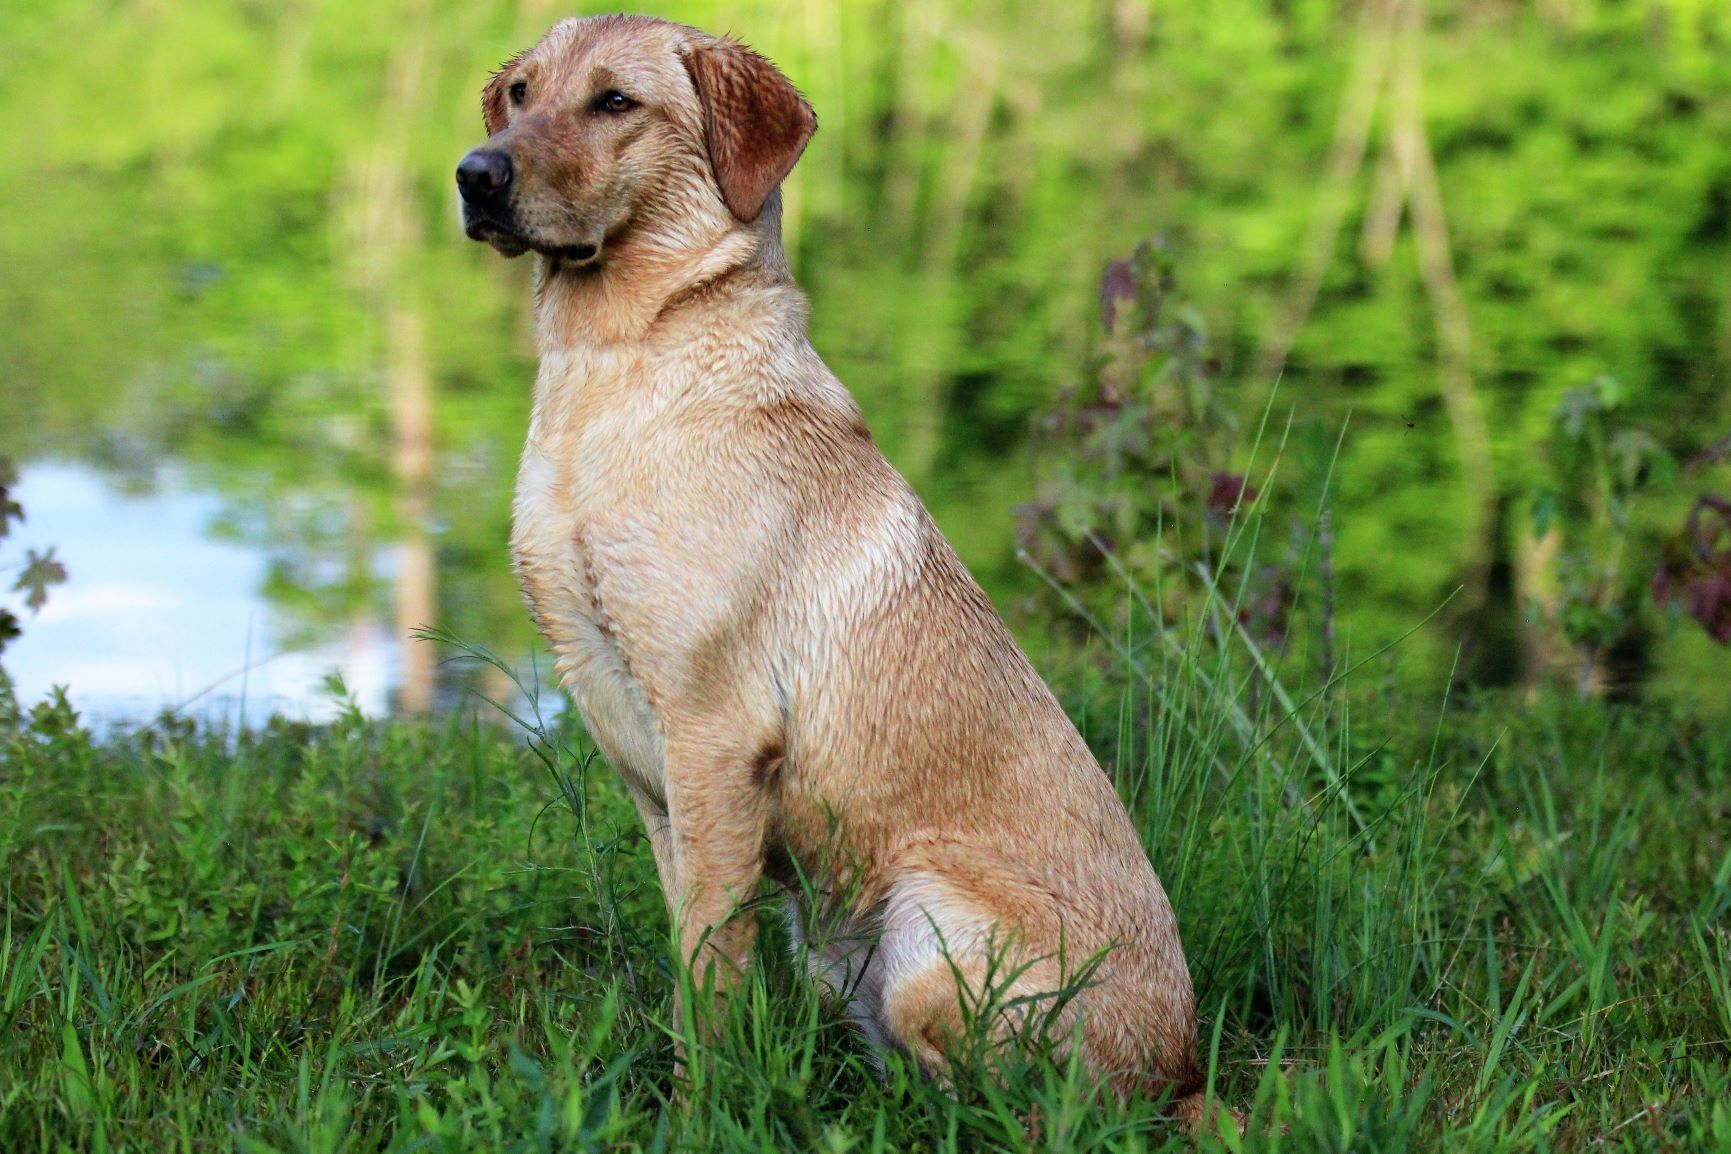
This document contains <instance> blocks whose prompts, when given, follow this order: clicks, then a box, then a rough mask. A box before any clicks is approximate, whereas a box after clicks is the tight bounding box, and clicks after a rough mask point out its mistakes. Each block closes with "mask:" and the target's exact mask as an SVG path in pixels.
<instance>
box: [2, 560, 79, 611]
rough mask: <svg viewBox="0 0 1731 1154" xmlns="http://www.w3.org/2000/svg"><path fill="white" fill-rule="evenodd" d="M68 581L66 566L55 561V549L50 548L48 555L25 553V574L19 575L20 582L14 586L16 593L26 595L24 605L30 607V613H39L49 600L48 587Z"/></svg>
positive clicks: (13, 589)
mask: <svg viewBox="0 0 1731 1154" xmlns="http://www.w3.org/2000/svg"><path fill="white" fill-rule="evenodd" d="M65 580H66V566H64V565H62V564H61V563H60V562H58V561H56V560H55V559H54V549H53V547H52V546H50V547H49V549H48V552H46V553H37V552H36V550H34V549H28V550H26V551H25V553H24V572H22V573H20V574H19V575H18V580H17V582H16V583H14V584H13V586H12V591H13V592H14V593H23V594H24V604H26V605H28V606H29V607H30V612H32V613H37V612H40V611H41V609H42V606H43V604H44V603H45V602H46V601H47V600H48V587H49V586H50V585H58V584H60V583H61V582H63V581H65Z"/></svg>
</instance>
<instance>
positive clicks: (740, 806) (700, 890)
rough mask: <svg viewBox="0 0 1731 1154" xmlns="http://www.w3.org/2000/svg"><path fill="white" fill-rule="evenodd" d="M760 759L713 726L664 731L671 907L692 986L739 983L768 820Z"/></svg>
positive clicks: (719, 987)
mask: <svg viewBox="0 0 1731 1154" xmlns="http://www.w3.org/2000/svg"><path fill="white" fill-rule="evenodd" d="M761 760H762V759H761V757H760V756H758V755H757V754H755V753H751V752H741V751H740V750H739V749H738V747H737V744H736V739H735V741H733V742H730V741H728V740H727V739H726V738H721V737H719V736H718V735H716V734H715V732H714V731H713V730H710V731H707V732H704V731H697V732H693V733H688V734H675V733H673V732H669V734H668V741H667V745H666V773H667V815H668V820H669V834H670V835H671V837H670V840H671V847H670V848H671V850H672V859H673V860H672V863H671V864H672V869H671V871H669V872H670V873H671V875H672V879H671V881H672V884H671V885H669V886H667V887H666V888H667V901H668V909H669V911H670V912H671V915H672V921H673V928H674V934H675V936H676V937H677V939H678V942H679V953H680V958H681V960H682V961H683V962H684V963H685V964H686V965H688V966H690V967H691V977H692V982H693V985H694V987H695V988H697V989H699V990H702V989H705V988H706V987H709V988H713V990H714V991H715V993H716V994H717V995H725V994H726V993H727V992H729V991H731V990H732V989H733V988H734V987H735V986H736V985H737V984H738V982H739V979H740V978H741V976H742V975H743V974H744V973H745V970H746V967H747V966H749V965H750V963H751V951H752V946H753V944H754V942H755V940H756V937H757V917H756V911H755V909H754V908H753V903H754V901H755V899H756V897H757V886H758V880H759V878H761V877H762V875H763V846H764V833H765V827H766V824H767V806H766V804H765V800H764V789H763V781H762V776H763V775H762V771H761V769H760V765H761ZM664 884H665V883H664Z"/></svg>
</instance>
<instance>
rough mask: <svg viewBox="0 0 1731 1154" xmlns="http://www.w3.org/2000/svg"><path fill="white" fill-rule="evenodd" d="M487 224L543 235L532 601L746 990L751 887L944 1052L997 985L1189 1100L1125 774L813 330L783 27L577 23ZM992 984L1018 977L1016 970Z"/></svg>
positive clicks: (1010, 1000) (548, 44)
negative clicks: (1068, 707)
mask: <svg viewBox="0 0 1731 1154" xmlns="http://www.w3.org/2000/svg"><path fill="white" fill-rule="evenodd" d="M482 110H483V118H484V121H485V126H486V130H487V134H488V135H487V140H486V142H485V143H484V144H482V145H480V146H479V147H477V148H476V149H474V150H473V151H471V152H470V153H468V155H466V156H465V157H463V159H462V161H461V163H460V165H459V166H458V168H457V185H458V192H459V195H460V199H461V202H462V211H463V222H464V229H465V231H466V232H467V234H468V235H469V236H470V237H471V238H473V239H475V240H479V241H484V242H486V243H488V244H490V245H491V246H492V247H493V248H495V249H497V250H498V251H499V252H501V253H503V254H504V255H506V256H520V255H522V254H524V253H533V254H534V265H535V298H534V299H535V303H534V317H535V321H534V333H535V342H536V345H537V349H538V351H539V354H540V368H539V372H538V374H537V376H536V379H535V389H534V407H533V412H532V416H531V418H530V423H529V433H528V441H527V444H526V446H525V448H524V451H523V458H522V464H521V468H520V471H519V473H518V478H517V490H516V498H515V502H514V506H513V511H512V518H513V526H512V535H511V547H512V556H513V561H514V564H515V569H516V573H517V576H518V578H519V580H520V582H521V584H522V587H523V590H524V594H525V598H526V600H527V601H528V604H529V608H530V613H531V615H532V617H533V618H534V620H535V623H536V626H537V627H538V628H539V629H540V631H541V633H542V634H543V635H544V636H545V637H546V638H547V641H548V643H549V645H550V646H551V647H552V650H553V653H554V657H555V665H556V668H557V671H558V674H559V677H560V679H561V682H562V683H563V685H564V686H565V687H566V688H567V689H568V690H569V692H570V694H571V696H572V698H573V700H574V702H575V704H576V706H577V709H578V711H579V713H580V714H581V716H582V719H583V722H584V724H585V726H586V727H587V728H588V731H589V733H590V734H591V735H592V737H593V738H594V740H595V742H596V744H597V746H598V747H599V748H600V750H601V751H602V753H603V754H604V755H605V756H606V758H607V760H608V761H609V762H610V763H611V764H612V765H613V767H614V769H615V770H616V771H617V772H618V773H619V774H620V775H621V777H622V778H623V779H624V782H625V785H626V787H627V788H628V790H629V791H630V794H631V797H632V799H633V800H634V802H635V803H636V806H637V809H638V811H639V812H640V814H641V815H642V818H643V822H644V825H645V827H646V829H647V831H648V836H649V841H650V844H651V846H652V847H653V850H654V856H655V865H656V870H657V873H658V875H659V877H660V881H661V885H662V888H663V890H664V891H665V894H666V898H667V903H668V908H669V911H670V915H671V920H672V924H673V927H674V934H675V937H676V939H677V947H678V950H679V952H680V955H681V957H682V958H683V960H684V962H685V963H686V964H688V965H689V966H690V967H691V971H690V972H691V974H692V978H693V981H694V982H696V983H698V984H699V985H705V986H712V987H713V988H714V989H715V991H716V992H717V993H718V994H721V995H725V994H726V993H727V992H728V991H730V990H732V989H733V988H734V987H735V986H736V984H737V982H738V981H739V978H740V975H741V974H742V972H743V971H744V970H745V969H746V967H747V966H748V965H749V963H750V958H751V954H752V950H753V947H754V942H755V914H754V912H753V910H754V909H755V906H754V901H755V899H756V898H757V896H758V893H759V888H760V883H761V880H762V879H763V878H765V877H768V878H769V879H771V880H772V881H774V882H777V883H780V885H781V886H782V887H783V888H784V889H786V890H787V891H788V892H789V894H790V900H789V905H790V907H791V909H790V922H791V929H792V932H793V934H794V936H795V938H796V941H799V942H803V944H804V945H803V948H802V949H801V950H800V952H801V954H802V955H803V956H806V957H807V958H808V960H809V964H810V967H811V970H812V972H813V977H814V978H815V979H816V980H817V981H819V982H820V983H821V984H822V985H823V986H824V987H826V988H827V989H828V990H829V991H830V992H832V993H833V994H834V995H836V996H837V997H839V998H840V999H842V1001H843V1002H844V1003H845V1006H846V1009H847V1010H848V1012H849V1013H850V1014H851V1016H852V1017H853V1019H854V1020H855V1021H856V1022H857V1024H858V1025H859V1027H860V1029H861V1030H862V1031H863V1032H864V1033H865V1034H866V1035H867V1036H869V1037H870V1038H872V1039H873V1040H874V1041H875V1042H877V1043H879V1044H880V1045H883V1046H893V1047H899V1048H900V1049H902V1050H903V1051H904V1052H906V1053H907V1054H909V1055H911V1056H912V1058H913V1059H914V1060H915V1061H916V1062H917V1063H918V1065H919V1067H920V1068H921V1069H922V1070H924V1071H927V1072H929V1073H931V1074H932V1075H933V1076H936V1077H939V1078H942V1077H944V1076H945V1071H946V1068H947V1067H946V1064H947V1062H948V1061H949V1058H950V1056H951V1055H952V1054H954V1053H955V1052H956V1050H957V1048H958V1046H959V1045H960V1044H961V1040H962V1039H964V1038H965V1037H967V1036H969V1035H968V1032H969V1030H970V1028H972V1029H974V1030H975V1031H976V1033H977V1032H978V1029H979V1026H980V1023H979V1021H978V1020H977V1019H978V1017H979V1015H980V1014H982V1013H983V1014H985V1015H986V1016H987V1018H988V1019H989V1020H988V1021H987V1022H986V1023H985V1026H986V1029H987V1030H988V1031H989V1034H990V1036H991V1037H994V1038H999V1039H1007V1040H1008V1041H1007V1042H1006V1044H1012V1045H1013V1044H1018V1043H1019V1042H1020V1041H1022V1040H1024V1039H1026V1037H1027V1035H1026V1028H1027V1027H1028V1026H1029V1025H1030V1023H1031V1022H1032V1021H1034V1020H1035V1019H1038V1020H1039V1024H1040V1025H1041V1028H1042V1029H1043V1030H1044V1031H1045V1032H1046V1034H1047V1035H1048V1036H1049V1037H1050V1038H1052V1039H1054V1041H1053V1044H1054V1045H1056V1046H1058V1047H1059V1048H1060V1049H1061V1050H1062V1051H1063V1052H1066V1053H1067V1052H1069V1051H1070V1048H1071V1047H1079V1049H1080V1056H1081V1058H1082V1059H1083V1061H1084V1062H1085V1063H1086V1065H1087V1067H1088V1068H1089V1069H1090V1070H1091V1071H1093V1072H1094V1073H1095V1074H1096V1075H1097V1076H1099V1077H1100V1078H1102V1079H1103V1080H1105V1081H1106V1082H1108V1083H1109V1084H1110V1085H1111V1086H1112V1087H1113V1088H1114V1089H1116V1090H1117V1091H1118V1092H1119V1093H1121V1094H1150V1095H1155V1094H1168V1095H1170V1096H1171V1098H1170V1100H1171V1103H1172V1106H1171V1109H1172V1110H1173V1112H1174V1113H1175V1114H1176V1115H1177V1116H1179V1117H1181V1118H1183V1119H1186V1120H1188V1121H1190V1122H1192V1123H1193V1124H1194V1123H1195V1122H1196V1121H1197V1120H1198V1119H1199V1118H1200V1117H1201V1115H1202V1113H1203V1109H1204V1104H1203V1103H1204V1099H1203V1095H1202V1086H1203V1079H1202V1078H1201V1076H1200V1072H1199V1069H1198V1065H1197V1061H1196V1014H1195V1006H1194V1000H1193V997H1192V993H1191V985H1190V975H1189V971H1188V969H1187V967H1186V963H1185V959H1184V951H1183V947H1182V945H1181V943H1180V940H1179V934H1178V926H1177V923H1176V920H1175V919H1174V916H1173V913H1172V908H1171V906H1170V904H1169V903H1168V901H1167V898H1166V894H1165V892H1164V891H1163V890H1162V888H1161V885H1160V882H1159V880H1158V879H1157V878H1156V877H1155V874H1154V870H1153V868H1152V867H1151V866H1150V865H1149V863H1148V859H1147V857H1146V856H1145V854H1144V852H1143V849H1142V846H1141V844H1140V842H1139V840H1138V838H1137V835H1136V831H1135V829H1134V827H1133V826H1132V824H1131V822H1130V818H1129V815H1128V813H1127V812H1126V811H1125V808H1124V805H1123V803H1122V802H1121V801H1120V800H1119V798H1118V796H1117V793H1116V792H1115V790H1114V789H1113V786H1112V783H1111V782H1110V781H1109V780H1108V778H1107V776H1106V774H1105V773H1104V772H1103V771H1102V770H1101V768H1100V766H1099V763H1098V762H1096V760H1095V759H1094V757H1093V755H1092V754H1091V753H1090V751H1089V749H1088V747H1087V745H1086V744H1085V743H1084V742H1083V740H1082V737H1081V736H1080V734H1078V732H1077V731H1076V728H1075V726H1074V725H1073V724H1072V723H1071V721H1070V720H1069V718H1068V717H1067V716H1066V714H1065V713H1064V711H1063V709H1062V708H1061V707H1060V706H1059V704H1058V702H1057V700H1056V699H1055V698H1054V697H1053V695H1052V693H1051V692H1050V690H1048V688H1047V687H1046V685H1045V684H1044V682H1042V681H1041V679H1040V677H1039V676H1038V675H1037V674H1036V673H1035V672H1034V670H1033V668H1032V666H1031V665H1030V664H1029V662H1028V660H1027V658H1026V657H1025V656H1024V655H1023V654H1022V652H1021V650H1020V649H1019V648H1018V647H1017V645H1016V643H1015V641H1014V640H1013V639H1012V637H1011V636H1010V633H1009V631H1008V629H1007V628H1006V627H1005V626H1004V623H1003V621H1002V620H1001V619H1000V617H999V616H998V614H997V612H996V611H995V610H994V608H993V606H992V604H991V602H990V601H989V600H988V599H987V597H986V595H985V594H984V592H982V591H981V589H980V587H979V585H978V584H976V583H975V581H974V579H973V578H972V577H971V576H970V575H969V573H968V571H967V569H966V568H964V567H963V565H962V563H961V561H960V560H959V559H958V558H957V556H956V554H955V552H954V551H953V550H952V549H951V548H950V545H949V544H948V542H947V541H946V540H945V539H944V537H943V535H942V534H941V533H940V532H939V530H938V528H937V526H936V525H935V524H934V523H933V521H932V519H931V517H930V515H929V514H928V513H927V512H926V510H925V507H924V506H923V505H922V504H921V502H920V500H919V498H918V497H917V496H915V494H914V492H913V490H912V489H911V488H910V487H909V486H908V484H907V483H906V481H904V480H903V479H902V477H901V476H900V475H899V474H898V473H897V472H896V471H895V469H894V468H892V467H891V466H890V464H889V462H888V461H887V460H886V459H885V458H884V456H883V454H882V453H881V452H880V451H879V450H878V448H877V446H876V444H875V443H874V442H873V440H872V438H871V435H870V433H869V432H868V431H867V429H866V427H865V424H864V421H863V419H862V416H861V413H860V409H859V407H858V405H857V404H856V403H855V402H854V400H853V397H852V396H851V394H849V393H848V391H847V389H846V388H844V387H843V385H842V384H841V383H840V382H839V381H838V380H837V379H836V378H835V376H834V375H833V374H831V372H830V371H829V369H828V368H827V367H825V365H824V363H823V361H822V360H821V359H820V358H819V357H818V354H817V353H816V352H815V351H814V350H813V348H812V346H811V343H810V341H809V340H808V338H807V325H806V322H807V314H808V306H807V302H806V298H805V296H804V294H803V293H802V292H801V291H800V289H799V288H798V286H797V285H796V284H795V283H794V281H793V278H792V275H791V273H790V272H789V269H788V264H787V260H786V258H785V256H784V253H783V250H782V246H781V225H780V221H781V199H780V192H779V186H780V184H781V182H782V180H783V179H784V178H785V177H786V176H787V175H788V173H789V172H790V171H792V169H793V166H794V164H795V162H796V161H798V159H799V157H800V155H801V153H802V152H803V151H804V149H805V146H806V143H807V141H808V140H810V138H811V136H812V134H813V132H814V131H816V128H817V121H816V117H815V115H814V113H813V111H812V108H811V106H810V105H809V104H808V103H807V102H806V100H805V99H804V97H802V96H801V95H800V93H799V92H798V91H797V90H796V89H795V88H794V86H793V84H792V83H790V82H789V81H788V79H787V78H786V77H785V76H783V75H782V74H781V72H780V71H778V70H777V69H776V67H775V66H774V65H773V64H772V63H771V62H770V61H769V60H767V59H765V58H764V57H763V56H760V55H758V54H757V53H756V52H753V51H752V50H751V49H749V48H747V47H746V46H744V45H742V44H740V43H738V42H736V41H733V40H729V39H721V38H717V37H714V36H710V35H708V34H706V33H703V32H700V31H698V30H696V29H693V28H688V27H684V26H682V25H678V24H673V23H669V22H666V21H661V20H655V19H650V18H647V17H639V16H601V17H590V18H583V19H569V20H564V21H561V22H560V23H558V24H556V25H554V26H553V28H552V29H551V30H550V31H549V32H548V33H547V34H546V36H545V37H544V38H543V39H542V40H541V41H540V42H539V43H538V44H537V45H536V46H535V47H533V48H531V49H529V50H528V51H526V52H524V53H522V54H521V55H519V56H517V57H515V58H513V59H512V60H510V61H509V62H507V63H506V64H505V66H504V67H503V68H501V69H500V71H499V72H498V73H496V74H495V75H494V76H493V78H492V80H491V82H490V83H488V84H487V86H486V89H485V92H484V94H483V97H482ZM994 982H998V983H1000V984H1001V987H1002V988H1000V989H997V990H995V991H994V990H993V989H992V988H991V987H992V985H993V983H994Z"/></svg>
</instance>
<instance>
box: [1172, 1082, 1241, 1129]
mask: <svg viewBox="0 0 1731 1154" xmlns="http://www.w3.org/2000/svg"><path fill="white" fill-rule="evenodd" d="M1167 1110H1168V1112H1169V1113H1170V1114H1171V1116H1172V1120H1173V1121H1174V1122H1177V1123H1178V1124H1179V1125H1181V1126H1183V1127H1184V1130H1185V1132H1186V1133H1189V1134H1221V1133H1223V1132H1225V1131H1227V1130H1231V1131H1233V1132H1234V1133H1236V1134H1239V1135H1242V1134H1243V1133H1244V1115H1242V1114H1240V1113H1239V1112H1238V1111H1237V1110H1234V1109H1232V1108H1231V1107H1230V1106H1227V1105H1226V1104H1225V1103H1224V1102H1222V1101H1220V1099H1218V1098H1214V1097H1211V1096H1210V1095H1209V1094H1208V1093H1207V1091H1205V1090H1193V1091H1191V1092H1190V1093H1188V1094H1186V1095H1184V1096H1183V1097H1182V1098H1175V1099H1173V1100H1172V1104H1171V1105H1170V1106H1169V1107H1167Z"/></svg>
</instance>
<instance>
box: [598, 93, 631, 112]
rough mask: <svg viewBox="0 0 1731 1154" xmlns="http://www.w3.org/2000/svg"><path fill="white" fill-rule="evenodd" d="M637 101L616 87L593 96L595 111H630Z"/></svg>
mask: <svg viewBox="0 0 1731 1154" xmlns="http://www.w3.org/2000/svg"><path fill="white" fill-rule="evenodd" d="M636 107H637V102H636V101H635V100H633V99H631V98H630V97H629V96H627V95H625V94H624V93H623V92H620V91H619V90H618V89H616V88H615V89H609V90H608V91H606V92H603V93H602V94H601V95H600V96H597V97H596V98H595V111H596V112H630V111H631V110H632V109H633V108H636Z"/></svg>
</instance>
